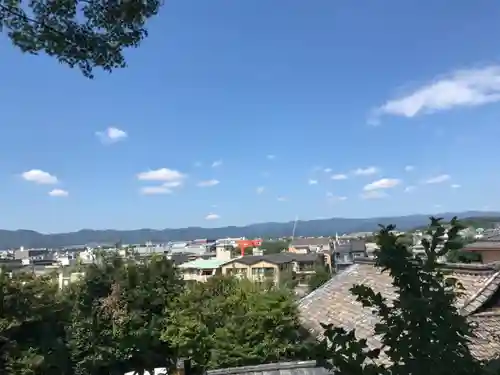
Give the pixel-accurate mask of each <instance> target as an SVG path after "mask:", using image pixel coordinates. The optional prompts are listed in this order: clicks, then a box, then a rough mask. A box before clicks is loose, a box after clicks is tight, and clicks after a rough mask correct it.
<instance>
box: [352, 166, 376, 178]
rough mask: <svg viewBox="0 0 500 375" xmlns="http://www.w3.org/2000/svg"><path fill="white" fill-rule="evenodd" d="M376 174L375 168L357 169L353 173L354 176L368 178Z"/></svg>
mask: <svg viewBox="0 0 500 375" xmlns="http://www.w3.org/2000/svg"><path fill="white" fill-rule="evenodd" d="M377 172H378V168H377V167H368V168H358V169H356V170H355V171H353V173H354V174H355V175H356V176H370V175H372V174H375V173H377Z"/></svg>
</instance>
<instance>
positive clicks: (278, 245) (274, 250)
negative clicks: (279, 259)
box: [261, 241, 289, 254]
mask: <svg viewBox="0 0 500 375" xmlns="http://www.w3.org/2000/svg"><path fill="white" fill-rule="evenodd" d="M288 245H289V243H288V242H286V241H264V242H262V246H261V248H262V249H264V254H278V253H281V252H282V251H283V250H286V249H288Z"/></svg>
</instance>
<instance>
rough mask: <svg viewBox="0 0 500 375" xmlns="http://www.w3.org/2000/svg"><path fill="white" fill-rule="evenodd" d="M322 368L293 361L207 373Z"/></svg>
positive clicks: (221, 374) (311, 361)
mask: <svg viewBox="0 0 500 375" xmlns="http://www.w3.org/2000/svg"><path fill="white" fill-rule="evenodd" d="M311 367H320V366H318V364H317V362H316V361H314V360H310V361H293V362H275V363H266V364H262V365H253V366H241V367H228V368H222V369H216V370H209V371H207V372H206V373H207V375H226V374H241V373H251V372H264V371H266V372H267V371H279V370H289V369H294V368H311Z"/></svg>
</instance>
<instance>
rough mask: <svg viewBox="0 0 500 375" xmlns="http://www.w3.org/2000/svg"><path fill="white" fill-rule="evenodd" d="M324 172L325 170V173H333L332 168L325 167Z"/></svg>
mask: <svg viewBox="0 0 500 375" xmlns="http://www.w3.org/2000/svg"><path fill="white" fill-rule="evenodd" d="M323 172H325V173H331V172H332V168H325V169H323Z"/></svg>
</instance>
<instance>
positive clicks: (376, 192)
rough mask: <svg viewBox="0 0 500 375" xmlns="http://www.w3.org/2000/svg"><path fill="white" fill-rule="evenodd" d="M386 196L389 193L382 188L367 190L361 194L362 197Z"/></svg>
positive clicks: (379, 197) (377, 197)
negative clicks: (381, 189)
mask: <svg viewBox="0 0 500 375" xmlns="http://www.w3.org/2000/svg"><path fill="white" fill-rule="evenodd" d="M386 197H388V195H387V194H386V193H384V192H383V191H380V190H372V191H367V192H365V193H362V194H361V198H362V199H381V198H386Z"/></svg>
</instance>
